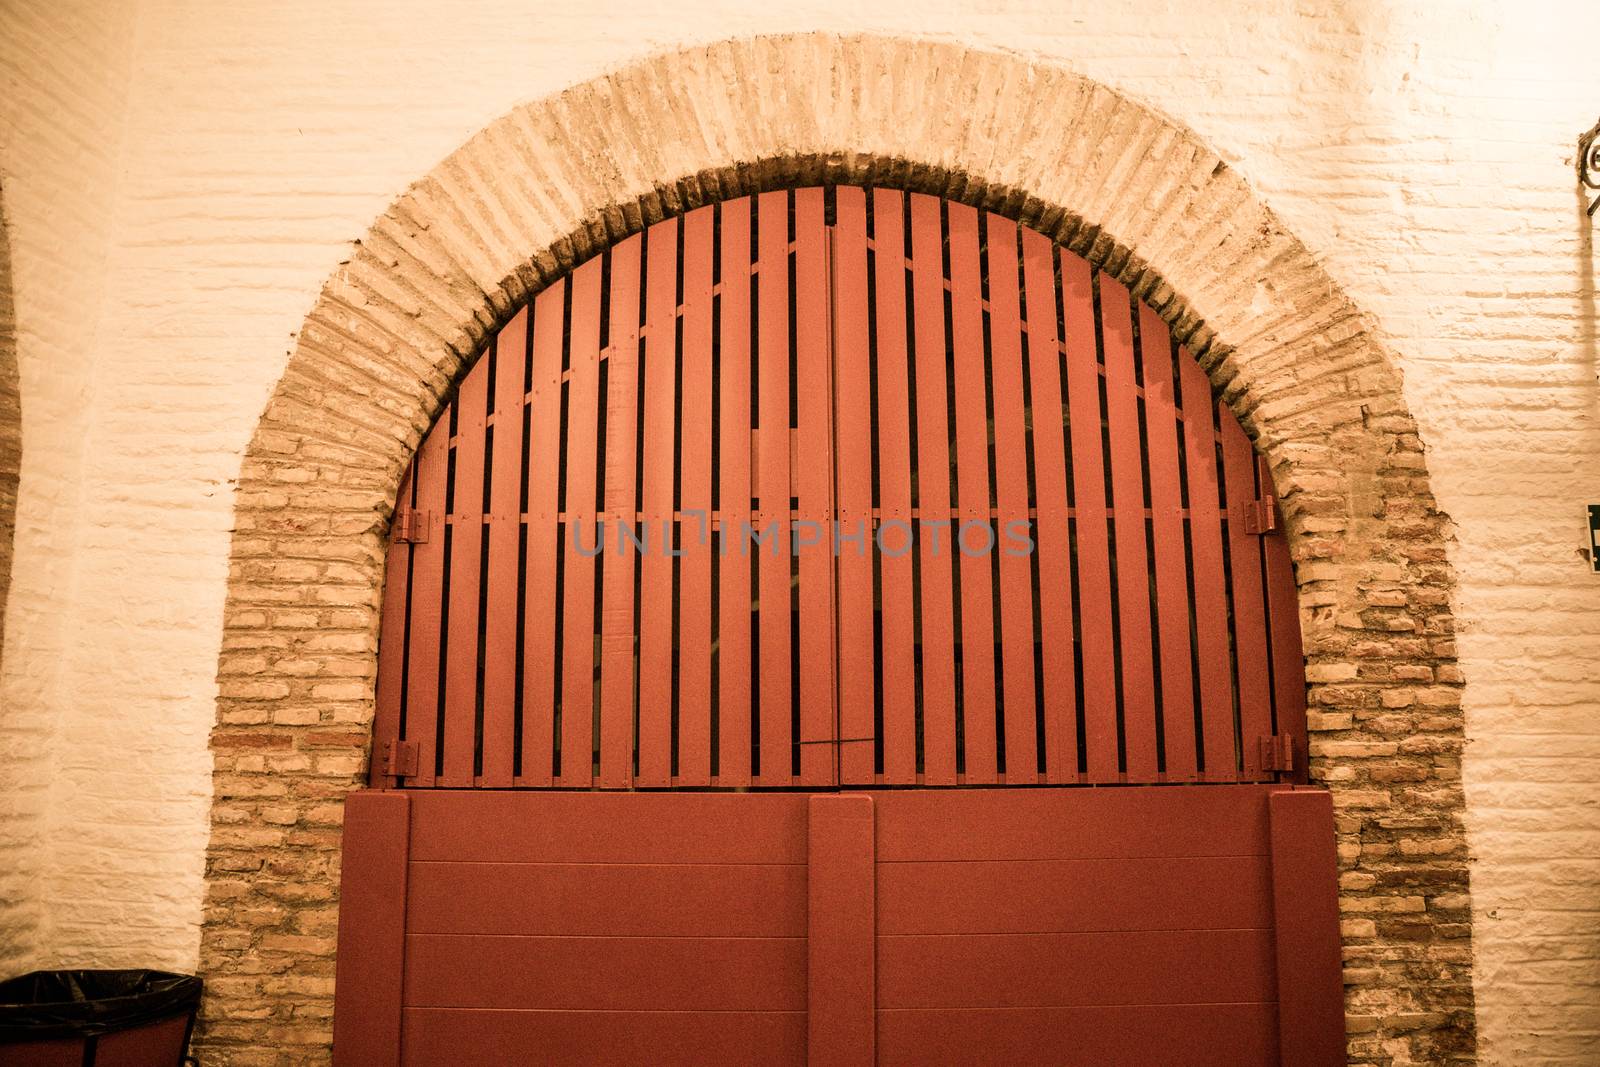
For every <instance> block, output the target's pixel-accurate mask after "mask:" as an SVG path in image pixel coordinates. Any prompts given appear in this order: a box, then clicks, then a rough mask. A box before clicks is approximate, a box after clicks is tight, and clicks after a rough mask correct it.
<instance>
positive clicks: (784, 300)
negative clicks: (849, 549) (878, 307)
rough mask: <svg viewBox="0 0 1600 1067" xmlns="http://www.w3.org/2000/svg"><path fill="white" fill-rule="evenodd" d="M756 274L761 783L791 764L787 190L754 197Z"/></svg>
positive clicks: (784, 781) (786, 774)
mask: <svg viewBox="0 0 1600 1067" xmlns="http://www.w3.org/2000/svg"><path fill="white" fill-rule="evenodd" d="M756 210H757V216H758V217H757V225H756V232H757V241H758V243H759V247H760V252H759V255H760V259H759V268H760V273H759V275H758V277H757V282H758V291H759V299H758V301H757V316H758V324H757V337H758V351H757V353H756V367H757V371H756V376H757V397H758V403H757V410H756V420H757V423H758V425H759V431H758V433H757V434H756V441H757V452H758V454H759V466H758V469H757V471H756V476H755V486H756V497H757V499H758V500H759V501H760V508H761V515H760V518H759V520H758V521H757V522H756V523H754V524H752V525H754V526H756V527H757V528H758V529H759V530H760V531H762V532H763V533H764V534H765V535H766V540H765V542H764V543H762V544H761V545H760V547H759V548H757V547H756V546H755V545H752V546H751V551H752V552H755V553H757V565H756V569H757V573H758V575H759V580H758V583H757V593H756V595H757V597H758V598H759V603H760V610H759V616H760V645H759V656H760V678H761V682H760V690H759V698H760V702H761V774H760V779H759V780H760V783H761V784H762V785H768V786H782V785H788V784H789V783H790V782H791V780H792V776H793V773H794V771H793V768H794V751H793V748H794V746H793V742H794V725H793V722H792V718H791V715H792V708H793V704H792V700H793V697H792V693H791V688H790V683H791V675H792V670H791V660H790V640H791V632H790V595H791V594H790V564H791V555H790V544H789V519H790V508H789V499H790V497H791V496H792V495H793V487H792V485H791V480H790V470H789V451H790V441H789V428H790V422H789V361H790V359H791V358H792V357H793V353H792V352H790V345H789V194H788V193H787V192H785V191H782V190H780V191H777V192H770V193H762V194H761V195H760V196H759V197H757V199H756Z"/></svg>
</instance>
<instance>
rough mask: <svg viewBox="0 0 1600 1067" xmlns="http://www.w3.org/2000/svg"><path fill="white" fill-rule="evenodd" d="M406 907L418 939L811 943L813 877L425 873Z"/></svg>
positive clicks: (644, 869) (671, 872)
mask: <svg viewBox="0 0 1600 1067" xmlns="http://www.w3.org/2000/svg"><path fill="white" fill-rule="evenodd" d="M406 906H407V912H408V914H407V920H406V929H407V930H409V931H411V932H412V933H452V934H521V935H530V934H542V935H560V934H568V935H571V934H586V935H599V934H614V935H617V936H619V937H637V936H642V935H647V934H654V935H657V936H662V937H711V936H726V937H804V936H805V932H806V868H805V867H803V866H801V865H799V864H792V865H791V864H785V865H777V864H759V865H749V866H740V865H730V864H706V865H689V864H672V865H657V864H637V865H635V864H582V863H537V864H527V863H419V864H414V865H413V866H412V868H411V881H410V886H409V892H408V893H407V901H406Z"/></svg>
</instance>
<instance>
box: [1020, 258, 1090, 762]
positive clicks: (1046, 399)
mask: <svg viewBox="0 0 1600 1067" xmlns="http://www.w3.org/2000/svg"><path fill="white" fill-rule="evenodd" d="M1022 270H1023V279H1024V286H1025V289H1026V295H1027V301H1028V312H1027V317H1028V384H1029V397H1030V399H1031V400H1032V402H1033V407H1032V415H1033V435H1032V442H1033V477H1034V496H1035V505H1036V511H1037V513H1038V515H1037V519H1036V523H1035V531H1034V540H1035V542H1036V545H1035V548H1034V556H1035V559H1036V560H1037V565H1038V568H1039V656H1040V666H1041V667H1042V671H1041V675H1042V682H1043V689H1044V692H1043V697H1044V717H1045V749H1046V758H1045V773H1046V780H1047V781H1049V782H1052V783H1055V784H1061V783H1066V782H1076V781H1077V780H1078V752H1079V742H1078V705H1077V665H1076V663H1075V662H1074V658H1073V655H1072V647H1073V627H1072V540H1071V527H1070V519H1069V518H1068V515H1067V501H1068V496H1067V474H1068V472H1067V453H1066V433H1067V430H1066V422H1065V419H1064V415H1065V412H1066V408H1065V406H1064V404H1063V401H1064V396H1063V388H1064V383H1063V382H1062V380H1061V366H1062V359H1061V337H1060V330H1059V328H1058V326H1057V323H1056V312H1057V309H1058V304H1057V300H1056V283H1055V246H1054V245H1053V244H1051V242H1050V240H1049V238H1047V237H1045V236H1044V234H1042V233H1039V232H1037V231H1035V230H1030V229H1026V228H1024V229H1023V230H1022Z"/></svg>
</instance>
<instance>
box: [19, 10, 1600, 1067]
mask: <svg viewBox="0 0 1600 1067" xmlns="http://www.w3.org/2000/svg"><path fill="white" fill-rule="evenodd" d="M811 28H827V29H841V30H849V29H864V30H875V31H879V32H886V33H900V34H907V35H933V36H938V37H943V38H949V39H954V40H959V41H962V42H964V43H970V44H975V45H981V46H985V47H998V48H1005V49H1012V50H1017V51H1022V52H1026V53H1030V54H1040V55H1044V56H1048V57H1051V58H1052V59H1054V60H1055V61H1058V62H1061V63H1063V64H1065V65H1068V66H1070V67H1072V68H1074V69H1076V70H1079V71H1081V72H1082V73H1084V74H1087V75H1088V76H1090V77H1093V78H1096V79H1099V80H1101V81H1104V82H1106V83H1107V84H1109V85H1112V86H1114V87H1116V88H1118V89H1120V90H1122V91H1124V92H1127V93H1129V94H1131V95H1133V96H1135V97H1137V98H1139V99H1141V100H1144V101H1146V102H1148V103H1150V104H1153V105H1154V106H1156V107H1157V108H1160V109H1162V110H1165V111H1166V112H1168V113H1169V114H1171V115H1173V116H1174V117H1175V118H1177V119H1178V120H1179V121H1181V122H1184V123H1186V124H1188V125H1190V126H1192V127H1193V128H1194V129H1196V130H1197V131H1198V133H1199V134H1200V135H1201V136H1202V137H1204V138H1206V139H1207V140H1209V141H1210V142H1211V143H1212V144H1213V145H1214V146H1216V147H1217V148H1218V149H1219V150H1220V151H1221V152H1222V153H1223V154H1224V156H1225V157H1226V158H1228V159H1229V161H1230V162H1231V163H1233V165H1234V166H1236V167H1237V169H1238V170H1239V171H1240V172H1241V173H1242V174H1244V175H1245V177H1246V178H1247V179H1248V180H1249V181H1250V182H1251V183H1252V184H1253V185H1254V186H1255V187H1256V189H1257V190H1258V191H1259V192H1260V193H1261V194H1262V195H1263V197H1264V199H1265V200H1266V201H1267V202H1268V203H1269V204H1270V205H1271V206H1272V207H1273V208H1274V209H1275V210H1276V211H1278V212H1279V214H1280V215H1281V216H1282V217H1283V218H1284V220H1285V221H1286V222H1287V223H1288V224H1289V225H1290V226H1291V227H1292V228H1293V229H1294V230H1295V231H1296V233H1297V234H1298V236H1299V237H1301V238H1302V239H1303V240H1304V241H1305V243H1306V244H1307V245H1308V246H1309V247H1310V248H1311V250H1312V251H1313V252H1314V253H1315V254H1316V255H1318V256H1319V257H1320V258H1321V259H1322V260H1323V261H1324V263H1325V264H1326V266H1327V268H1328V270H1329V272H1330V273H1331V274H1332V275H1333V276H1334V277H1335V278H1336V279H1337V280H1338V281H1340V282H1341V283H1342V284H1343V285H1344V286H1345V287H1346V289H1347V290H1348V291H1349V292H1350V294H1351V295H1352V296H1353V297H1354V298H1355V299H1356V301H1357V302H1358V303H1360V304H1361V305H1362V306H1363V308H1365V309H1366V310H1367V311H1368V312H1369V313H1371V315H1372V316H1373V318H1374V320H1375V322H1376V323H1377V325H1378V327H1379V329H1380V330H1381V332H1382V333H1383V334H1384V335H1385V337H1386V338H1387V340H1388V341H1389V343H1390V345H1391V347H1392V348H1393V350H1394V351H1395V352H1397V353H1398V354H1399V356H1400V358H1401V360H1402V365H1403V368H1404V371H1405V374H1406V388H1407V397H1408V399H1409V401H1410V403H1411V404H1412V406H1413V409H1414V411H1415V413H1416V415H1417V417H1418V420H1419V422H1420V425H1421V429H1422V433H1423V436H1424V439H1425V441H1426V442H1427V444H1428V445H1429V448H1430V454H1429V464H1430V468H1431V471H1432V474H1433V478H1434V490H1435V493H1436V495H1437V498H1438V501H1439V504H1440V506H1441V507H1442V508H1443V509H1444V510H1445V511H1446V512H1447V513H1448V514H1450V515H1451V516H1452V517H1453V518H1454V520H1455V522H1456V524H1457V534H1458V537H1459V543H1458V545H1457V548H1456V551H1455V555H1454V562H1455V564H1456V566H1457V568H1458V574H1459V579H1460V583H1461V585H1460V594H1459V603H1458V612H1459V618H1458V625H1459V628H1460V630H1461V657H1462V667H1463V669H1464V671H1465V673H1466V677H1467V681H1468V684H1467V688H1466V690H1465V700H1466V707H1467V712H1468V728H1469V735H1470V737H1471V745H1470V747H1469V750H1468V754H1467V761H1466V776H1467V786H1468V801H1469V814H1468V826H1469V832H1470V841H1471V845H1472V849H1473V853H1474V857H1475V864H1474V869H1473V879H1474V882H1473V891H1474V903H1475V909H1476V930H1475V947H1476V952H1477V994H1478V1013H1479V1019H1478V1022H1479V1031H1480V1040H1481V1053H1482V1058H1483V1061H1484V1062H1486V1063H1494V1064H1507V1065H1509V1064H1523V1063H1542V1064H1552V1065H1554V1064H1572V1065H1577V1064H1592V1063H1596V1062H1600V888H1597V887H1600V671H1597V666H1600V614H1597V613H1596V611H1595V604H1596V602H1597V594H1600V578H1596V577H1595V576H1592V575H1589V574H1587V573H1586V570H1585V563H1584V561H1583V560H1582V559H1581V558H1580V557H1579V555H1578V552H1577V550H1578V549H1579V548H1580V547H1581V546H1582V544H1583V543H1584V540H1583V531H1582V527H1581V525H1580V516H1581V507H1580V506H1581V505H1582V504H1583V503H1585V502H1586V501H1589V500H1595V501H1600V478H1597V477H1596V476H1595V474H1594V473H1593V465H1594V464H1595V461H1596V459H1597V458H1600V423H1597V420H1596V412H1597V410H1600V389H1597V380H1596V372H1597V370H1600V341H1597V337H1596V331H1597V327H1596V320H1595V288H1594V281H1593V273H1594V267H1595V262H1596V259H1595V256H1596V252H1595V249H1594V248H1593V245H1592V244H1591V242H1590V240H1589V233H1590V230H1589V228H1588V225H1587V224H1586V223H1585V222H1584V221H1583V219H1582V212H1581V208H1580V207H1579V198H1578V195H1577V193H1576V191H1575V181H1574V176H1573V170H1572V163H1571V160H1572V156H1573V154H1574V151H1575V140H1576V136H1577V134H1578V133H1579V132H1580V131H1581V130H1583V129H1585V128H1586V127H1588V126H1589V125H1590V124H1592V123H1593V122H1594V121H1595V119H1596V117H1597V116H1600V65H1597V64H1596V63H1594V62H1593V58H1592V56H1593V51H1594V45H1595V42H1596V40H1597V38H1600V11H1597V10H1596V9H1595V8H1594V6H1593V4H1592V3H1586V2H1583V0H1572V2H1569V3H1558V2H1550V0H1547V2H1541V0H1529V2H1525V3H1517V4H1506V3H1498V2H1493V0H1432V2H1429V3H1427V4H1420V3H1419V4H1395V3H1392V2H1389V0H1315V2H1313V0H1301V2H1299V3H1297V4H1293V5H1290V4H1285V3H1283V2H1282V0H1183V2H1173V3H1165V2H1162V3H1129V4H1123V5H1113V4H1106V3H1103V2H1095V3H1090V2H1084V0H1070V2H1062V0H1057V2H1051V3H1045V2H1042V0H1031V2H1025V3H993V2H990V3H978V2H973V0H962V2H956V0H932V2H929V0H885V2H883V3H880V4H877V5H874V6H871V7H868V6H866V5H861V4H858V3H845V2H842V0H812V2H796V3H791V4H789V5H785V6H782V7H780V6H779V5H770V6H765V7H752V6H751V5H745V4H731V3H729V4H713V3H705V2H696V0H691V2H689V3H685V4H683V5H679V6H677V7H664V6H661V5H657V4H647V3H599V2H588V3H582V4H573V5H569V6H565V7H561V8H555V9H549V8H548V6H546V7H543V8H541V7H530V6H529V5H526V4H514V3H508V2H505V0H490V2H482V3H442V2H441V3H426V4H424V3H408V2H388V3H383V4H379V3H376V2H372V0H367V2H362V0H309V2H304V3H267V2H264V0H258V2H240V3H234V4H230V5H218V4H210V3H203V2H194V3H174V2H159V3H158V2H142V3H141V2H120V3H118V2H111V0H102V2H99V3H82V4H72V3H61V2H48V3H38V4H32V3H28V2H20V0H13V2H12V3H10V4H7V5H4V6H0V77H3V82H0V138H3V141H0V181H3V183H4V196H5V203H6V212H7V216H8V222H9V224H10V227H11V255H12V260H13V278H14V284H15V299H16V314H17V321H18V354H19V359H20V366H21V375H22V387H23V417H24V427H23V430H24V450H25V451H24V466H23V474H22V488H21V498H20V502H19V509H18V534H17V545H16V565H15V574H14V578H13V585H12V592H11V598H10V604H9V607H8V609H7V624H6V630H5V633H6V638H7V647H6V655H5V658H4V677H3V683H0V684H3V688H0V701H3V703H0V969H3V970H5V971H16V970H22V969H26V968H27V967H29V966H33V965H53V964H57V963H80V962H83V963H89V962H92V963H99V964H104V965H119V964H131V963H164V964H169V965H173V966H179V967H184V966H193V963H194V960H195V956H196V951H197V943H198V922H199V918H200V903H201V869H202V868H201V864H202V850H203V846H204V841H205V835H206V830H207V811H208V807H209V790H210V785H209V773H210V757H209V754H208V753H207V750H206V736H207V733H208V731H209V730H210V727H211V725H212V722H213V720H214V703H213V702H214V698H215V671H216V663H217V653H218V648H219V641H220V634H221V629H220V615H221V605H222V595H223V588H224V582H225V578H226V553H227V547H228V528H229V523H230V496H229V480H230V479H231V478H232V477H233V476H234V475H235V474H236V472H237V468H238V462H239V455H240V453H241V452H242V450H243V448H244V445H245V442H246V440H247V438H248V436H249V434H250V432H251V430H252V428H253V427H254V425H255V423H256V420H257V419H258V418H259V416H260V412H261V408H262V405H263V404H264V402H265V400H266V397H267V395H268V393H269V391H270V389H271V387H272V385H273V383H274V381H275V380H276V379H277V377H278V375H279V373H280V372H281V370H282V367H283V364H284V361H285V358H286V356H287V352H288V349H289V345H290V334H291V332H292V331H294V330H296V329H298V328H299V326H300V323H301V321H302V319H303V318H304V316H305V313H306V312H307V310H308V309H309V308H310V306H311V302H312V300H313V298H314V297H315V295H316V293H317V292H318V290H319V289H320V288H321V285H322V283H323V282H324V281H325V280H326V278H327V276H328V275H329V274H330V273H331V272H332V271H333V270H334V269H335V268H336V266H337V264H338V262H339V260H340V258H341V256H342V254H343V249H344V248H345V246H346V245H347V244H348V242H349V241H350V240H352V239H353V238H354V237H356V236H358V235H359V234H361V233H362V232H364V231H365V230H366V228H367V227H368V225H369V224H370V223H371V221H372V219H373V218H374V217H375V216H376V215H377V214H378V213H379V212H381V211H382V210H383V208H384V207H385V206H386V205H387V204H388V203H389V202H390V201H391V200H393V199H394V197H395V196H396V195H397V194H398V193H399V192H400V191H401V190H402V189H403V188H404V187H405V186H406V185H407V184H409V183H410V182H411V181H412V180H413V179H415V178H416V177H418V176H420V175H422V174H424V173H426V172H427V171H428V170H429V169H430V168H431V167H432V166H433V165H434V164H435V163H436V162H437V161H438V160H439V159H440V158H441V157H443V156H444V155H445V154H447V153H448V152H450V151H451V150H452V149H454V148H455V147H456V146H457V145H459V144H460V143H461V142H462V141H464V140H465V139H466V138H467V137H468V136H470V135H471V134H472V133H473V132H474V131H475V130H477V129H479V128H480V127H482V126H483V125H484V124H486V123H487V122H488V121H489V120H491V119H492V118H494V117H495V116H497V115H499V114H501V113H503V112H504V111H506V110H507V109H508V108H509V107H510V106H511V105H512V104H513V103H515V102H518V101H522V100H527V99H531V98H534V97H538V96H542V95H544V94H547V93H550V92H553V91H557V90H559V89H561V88H563V87H565V86H567V85H569V84H571V83H573V82H575V81H579V80H582V79H585V78H588V77H592V76H593V75H595V74H596V73H599V72H601V71H604V70H605V69H608V68H610V67H614V66H617V65H619V64H621V63H624V62H626V61H628V60H629V59H630V58H632V57H635V56H637V55H638V54H640V53H642V52H646V51H652V50H657V49H661V48H667V47H676V46H681V45H682V44H685V43H690V42H695V41H710V40H715V39H718V38H722V37H727V36H734V35H745V34H751V33H756V32H769V31H778V30H797V29H811ZM664 177H670V176H664Z"/></svg>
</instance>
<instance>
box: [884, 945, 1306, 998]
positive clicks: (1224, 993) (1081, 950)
mask: <svg viewBox="0 0 1600 1067" xmlns="http://www.w3.org/2000/svg"><path fill="white" fill-rule="evenodd" d="M1272 953H1273V947H1272V932H1271V931H1270V930H1205V931H1190V930H1177V931H1166V930H1163V931H1151V932H1144V933H1096V934H932V935H900V936H895V937H879V939H878V1006H879V1007H883V1008H951V1007H974V1008H1020V1007H1070V1006H1074V1005H1092V1004H1202V1003H1222V1004H1226V1003H1244V1002H1256V1001H1270V1000H1274V999H1276V997H1277V987H1276V985H1275V984H1274V975H1275V973H1276V972H1275V970H1274V965H1273V956H1272Z"/></svg>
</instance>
